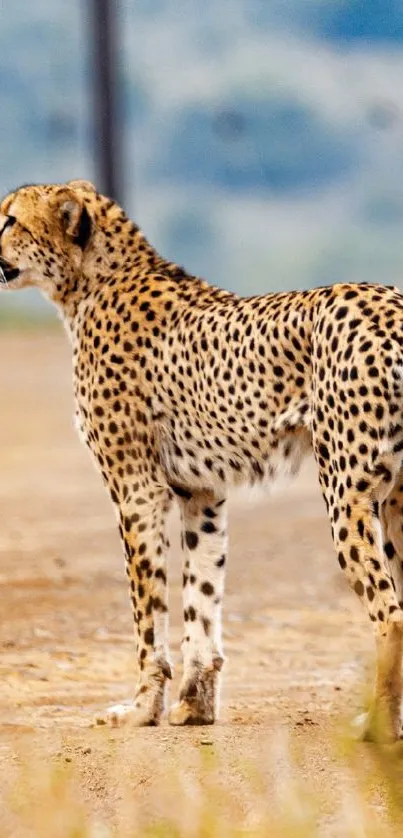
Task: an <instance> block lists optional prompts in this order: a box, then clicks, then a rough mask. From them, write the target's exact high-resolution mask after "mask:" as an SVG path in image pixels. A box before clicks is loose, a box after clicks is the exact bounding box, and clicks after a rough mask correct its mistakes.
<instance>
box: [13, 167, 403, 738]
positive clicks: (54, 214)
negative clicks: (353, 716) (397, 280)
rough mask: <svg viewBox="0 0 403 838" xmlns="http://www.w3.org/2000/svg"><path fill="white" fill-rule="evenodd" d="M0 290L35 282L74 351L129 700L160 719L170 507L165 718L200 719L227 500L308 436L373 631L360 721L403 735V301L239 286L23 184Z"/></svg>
mask: <svg viewBox="0 0 403 838" xmlns="http://www.w3.org/2000/svg"><path fill="white" fill-rule="evenodd" d="M1 213H2V218H1V231H0V247H1V251H0V252H1V260H0V266H2V270H3V273H4V277H5V280H6V282H7V285H8V287H9V288H11V289H18V288H21V287H25V286H27V285H34V286H37V287H39V288H40V289H41V290H42V291H43V292H44V293H45V294H46V295H47V296H48V297H49V298H50V299H51V300H52V301H53V302H54V303H55V304H56V306H57V307H58V309H59V311H60V313H61V315H62V317H63V319H64V322H65V325H66V328H67V331H68V333H69V336H70V340H71V343H72V348H73V370H74V376H73V382H74V394H75V400H76V410H77V424H78V428H79V431H80V434H81V436H82V437H83V439H84V440H85V442H86V444H87V445H88V447H89V448H90V450H91V452H92V455H93V458H94V460H95V462H96V464H97V467H98V468H99V470H100V472H101V474H102V477H103V480H104V483H105V485H106V486H107V488H108V490H109V493H110V496H111V498H112V501H113V504H114V506H115V508H116V512H117V516H118V521H119V530H120V535H121V538H122V543H123V546H124V551H125V557H126V572H127V576H128V580H129V584H130V592H131V600H132V604H133V613H134V622H135V629H136V646H137V660H138V673H139V674H138V684H137V689H136V692H135V696H134V700H133V701H132V702H131V703H130V704H128V705H117V706H116V707H114V708H110V711H109V712H108V713H107V717H108V718H109V720H110V721H111V722H112V724H117V723H119V722H120V721H121V720H122V719H125V718H130V720H131V721H132V723H133V724H139V725H147V724H157V723H158V722H159V721H160V718H161V715H162V712H163V709H164V699H165V691H166V682H167V680H168V679H169V678H170V677H171V667H170V663H169V652H168V646H167V627H168V626H167V617H168V605H167V573H166V555H167V549H168V541H167V536H166V532H165V522H166V517H167V512H168V510H169V508H170V505H171V503H172V500H173V499H176V501H177V502H178V503H179V505H180V509H181V516H182V530H183V551H184V572H183V600H184V625H185V630H184V635H183V641H182V654H183V664H184V672H183V679H182V683H181V687H180V694H179V701H178V703H177V704H176V705H174V706H173V707H172V708H171V710H170V715H169V718H170V721H171V723H173V724H197V723H212V722H213V721H214V720H215V718H216V715H217V697H218V683H219V677H220V676H219V672H220V669H221V667H222V664H223V654H222V646H221V622H220V621H221V604H222V598H223V589H224V574H225V565H226V560H227V522H226V516H227V509H226V507H227V495H228V490H229V488H230V487H231V486H233V485H237V484H249V485H253V484H254V483H266V482H270V481H271V480H273V479H274V478H275V477H276V476H277V475H278V474H282V473H285V472H286V473H290V474H293V473H295V472H296V471H297V470H298V467H299V464H300V462H301V459H302V458H303V456H304V455H305V453H306V452H307V451H309V450H310V449H311V448H312V447H313V450H314V454H315V458H316V462H317V466H318V474H319V481H320V485H321V488H322V492H323V495H324V499H325V503H326V507H327V510H328V514H329V518H330V523H331V527H332V534H333V539H334V543H335V547H336V552H337V556H338V561H339V564H340V566H341V568H342V569H343V570H344V572H345V574H346V576H347V579H348V581H349V583H350V585H351V586H352V588H353V589H354V590H355V592H356V593H357V594H358V596H359V597H360V598H361V599H362V601H363V602H364V603H365V605H366V607H367V610H368V613H369V616H370V619H371V620H372V622H373V623H374V627H375V633H376V641H377V664H378V669H377V679H376V686H375V694H374V700H373V705H372V707H371V711H370V715H369V718H368V721H367V730H366V733H367V734H368V735H369V734H371V735H373V734H374V732H375V733H376V732H377V729H378V728H377V723H378V720H379V718H382V720H383V727H382V735H383V736H385V737H386V738H388V739H393V738H396V737H397V736H398V735H399V734H400V704H401V695H402V679H401V663H402V635H403V629H402V626H403V571H402V560H403V534H402V532H403V527H402V512H403V472H402V452H403V421H402V404H403V297H402V296H401V295H400V294H399V292H398V291H396V290H395V289H390V288H386V287H383V286H370V285H336V286H334V287H330V288H319V289H315V290H311V291H306V292H291V293H280V294H269V295H267V296H260V297H251V298H246V299H243V298H239V297H238V296H236V295H234V294H231V293H229V292H226V291H223V290H220V289H217V288H214V287H211V286H209V285H208V284H207V283H205V282H204V281H201V280H199V279H196V278H195V277H193V276H190V275H188V274H187V273H186V272H185V271H183V270H182V269H181V268H178V267H177V266H176V265H174V264H172V263H170V262H167V261H166V260H164V259H162V258H161V257H160V256H159V255H158V254H157V253H156V251H155V250H154V249H153V248H152V247H151V246H150V245H149V243H148V242H147V241H146V239H145V238H144V236H143V234H142V233H141V231H140V230H139V229H138V228H137V227H136V225H134V224H133V223H132V222H131V221H130V220H129V219H128V218H127V217H126V215H125V214H124V212H123V211H122V210H121V209H120V207H118V206H117V205H116V204H115V203H114V202H113V201H110V200H108V199H107V198H105V197H103V196H101V195H99V194H98V193H97V192H96V191H95V189H94V187H92V186H91V184H89V183H87V182H85V181H72V182H71V183H69V184H66V185H62V186H57V185H49V186H28V187H21V189H19V190H17V191H16V192H13V193H11V194H10V195H8V196H7V197H6V198H5V199H4V200H3V203H2V206H1Z"/></svg>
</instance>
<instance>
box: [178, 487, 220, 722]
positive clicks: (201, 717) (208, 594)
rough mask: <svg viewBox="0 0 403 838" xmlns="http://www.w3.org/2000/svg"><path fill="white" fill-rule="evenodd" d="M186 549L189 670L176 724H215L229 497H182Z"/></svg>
mask: <svg viewBox="0 0 403 838" xmlns="http://www.w3.org/2000/svg"><path fill="white" fill-rule="evenodd" d="M179 500H180V505H181V512H182V524H183V546H184V552H185V561H184V573H183V603H184V621H185V633H184V637H183V640H182V654H183V663H184V672H183V678H182V683H181V686H180V692H179V701H178V702H177V704H174V705H173V707H171V710H170V713H169V721H170V723H171V724H173V725H185V724H188V725H192V724H193V725H196V724H212V723H213V722H214V721H215V719H216V718H217V714H218V700H219V694H218V693H219V672H220V670H221V667H222V665H223V662H224V659H223V656H222V651H221V603H222V596H223V589H224V573H225V563H226V551H227V515H226V502H225V498H217V497H214V495H212V494H211V493H208V492H203V493H202V492H197V493H193V494H191V493H190V492H184V490H181V494H180V495H179Z"/></svg>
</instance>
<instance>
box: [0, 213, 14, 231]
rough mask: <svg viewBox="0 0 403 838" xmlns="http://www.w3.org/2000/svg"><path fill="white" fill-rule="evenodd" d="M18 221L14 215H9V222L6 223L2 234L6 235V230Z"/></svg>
mask: <svg viewBox="0 0 403 838" xmlns="http://www.w3.org/2000/svg"><path fill="white" fill-rule="evenodd" d="M16 221H17V219H16V217H15V216H14V215H8V216H7V221H6V223H5V225H4V227H3V229H2V231H1V232H2V233H4V230H5V229H6V227H12V226H13V224H15V223H16Z"/></svg>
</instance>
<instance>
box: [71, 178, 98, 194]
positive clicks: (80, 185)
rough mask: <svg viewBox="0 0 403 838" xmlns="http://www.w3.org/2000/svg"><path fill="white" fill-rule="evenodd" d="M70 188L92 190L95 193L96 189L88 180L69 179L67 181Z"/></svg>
mask: <svg viewBox="0 0 403 838" xmlns="http://www.w3.org/2000/svg"><path fill="white" fill-rule="evenodd" d="M67 186H69V187H70V188H71V189H83V190H84V192H93V193H95V194H96V191H97V190H96V189H95V186H94V184H93V183H91V181H90V180H69V181H68V183H67Z"/></svg>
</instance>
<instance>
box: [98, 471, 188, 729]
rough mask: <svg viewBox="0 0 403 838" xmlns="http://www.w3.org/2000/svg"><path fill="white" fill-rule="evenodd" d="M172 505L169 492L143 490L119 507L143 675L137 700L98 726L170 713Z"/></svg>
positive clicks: (138, 722)
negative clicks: (169, 539) (167, 706)
mask: <svg viewBox="0 0 403 838" xmlns="http://www.w3.org/2000/svg"><path fill="white" fill-rule="evenodd" d="M169 504H170V496H169V493H168V492H167V491H166V490H163V489H161V488H160V487H156V486H151V487H149V486H143V487H142V488H141V490H139V492H138V494H136V493H133V495H132V496H130V495H128V494H127V493H126V497H125V502H124V503H121V504H120V505H119V510H118V511H119V519H120V533H121V537H122V541H123V544H124V549H125V557H126V573H127V576H128V579H129V582H130V595H131V600H132V606H133V615H134V624H135V635H136V649H137V661H138V670H139V675H138V682H137V687H136V690H135V694H134V699H133V701H131V702H128V703H124V704H117V705H114V706H112V707H109V708H108V709H107V710H106V712H105V713H104V714H102V715H100V716H99V717H98V719H97V723H98V724H102V723H107V724H110V725H112V726H113V727H116V726H118V725H120V724H122V723H124V722H129V723H130V724H131V725H135V726H146V725H157V724H159V721H160V718H161V715H162V713H163V710H164V704H165V693H166V683H167V680H168V679H170V678H171V677H172V675H171V667H170V664H169V660H168V646H167V633H168V608H167V588H166V581H167V580H166V552H167V548H168V542H167V540H166V538H165V526H164V525H165V518H166V514H167V512H168V509H169Z"/></svg>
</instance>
